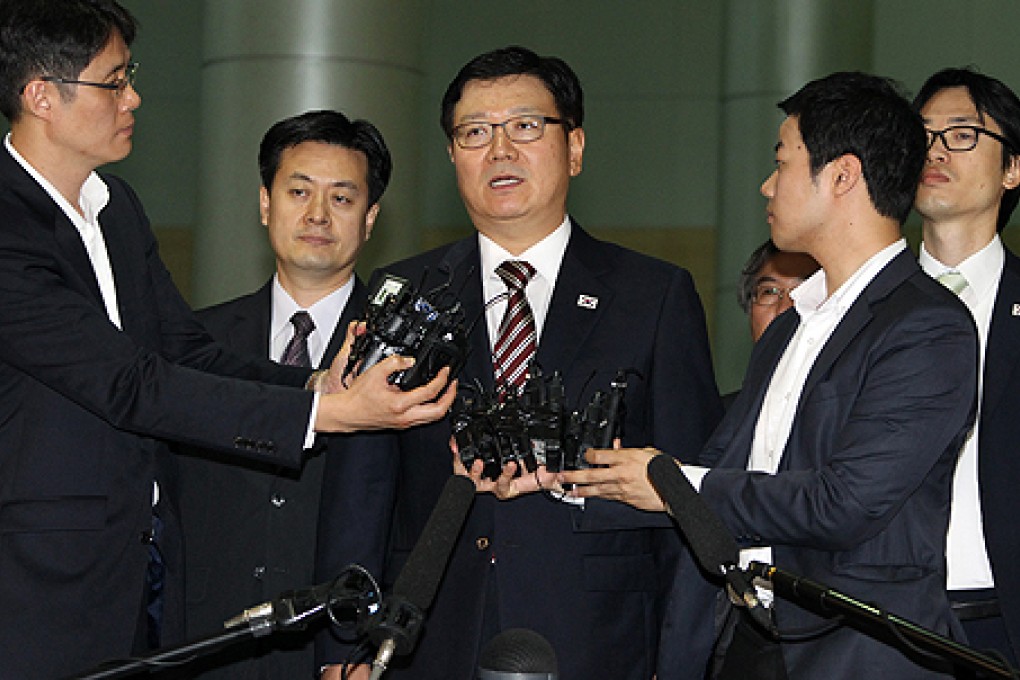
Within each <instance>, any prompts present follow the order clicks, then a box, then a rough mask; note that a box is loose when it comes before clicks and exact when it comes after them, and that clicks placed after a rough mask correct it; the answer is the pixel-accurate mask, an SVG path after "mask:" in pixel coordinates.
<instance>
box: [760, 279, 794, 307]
mask: <svg viewBox="0 0 1020 680" xmlns="http://www.w3.org/2000/svg"><path fill="white" fill-rule="evenodd" d="M791 290H793V289H792V288H780V287H779V286H777V285H776V284H774V283H759V284H758V285H757V286H755V289H754V292H753V293H751V302H753V303H754V304H756V305H758V306H759V307H775V306H776V305H778V304H779V303H780V301H781V300H782V299H783V298H784V297H787V296H789V294H790V291H791Z"/></svg>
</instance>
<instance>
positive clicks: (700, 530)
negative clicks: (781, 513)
mask: <svg viewBox="0 0 1020 680" xmlns="http://www.w3.org/2000/svg"><path fill="white" fill-rule="evenodd" d="M648 479H649V480H650V481H651V482H652V486H654V487H655V490H656V491H657V492H658V494H659V496H660V497H661V498H662V502H663V503H664V504H665V505H666V511H667V512H668V513H669V514H670V515H671V516H672V517H673V519H675V520H676V522H677V524H679V525H680V531H682V532H683V534H684V536H685V537H686V538H687V542H688V543H689V544H690V546H691V552H693V553H694V557H695V559H697V560H698V564H700V565H701V568H702V569H704V570H705V571H707V572H710V573H715V574H721V575H722V576H723V577H724V578H725V579H726V583H727V584H728V585H729V586H730V588H731V589H732V590H733V592H735V593H736V594H737V596H738V597H739V598H740V599H741V600H742V601H743V602H744V604H745V605H746V606H747V611H748V612H749V613H750V614H751V617H752V618H753V619H754V620H755V622H757V623H758V624H759V625H760V626H761V627H762V628H763V629H765V630H768V631H773V630H774V627H773V625H772V620H771V617H770V616H769V613H768V611H767V610H766V609H765V607H764V606H762V604H761V601H760V600H759V599H758V594H757V592H755V589H754V586H753V585H752V584H751V581H750V580H749V579H748V578H747V574H745V573H744V572H743V571H742V570H741V569H740V567H739V566H737V561H738V559H739V554H740V551H739V549H738V548H737V543H736V541H734V540H733V536H732V535H731V534H730V532H729V530H727V529H726V527H725V526H724V525H723V523H722V520H721V519H719V516H718V515H716V514H715V513H714V512H713V511H712V509H711V508H709V507H708V505H706V504H705V501H703V500H702V499H701V496H699V495H698V492H697V491H695V489H694V487H693V486H691V482H690V480H688V479H687V476H686V475H684V473H683V472H681V471H680V468H679V467H678V466H677V464H676V461H675V460H674V459H673V458H672V457H671V456H668V455H666V454H659V455H657V456H655V457H654V458H652V459H651V460H650V461H648Z"/></svg>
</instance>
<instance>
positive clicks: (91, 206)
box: [4, 132, 121, 328]
mask: <svg viewBox="0 0 1020 680" xmlns="http://www.w3.org/2000/svg"><path fill="white" fill-rule="evenodd" d="M4 146H5V147H6V148H7V151H8V152H10V154H11V156H12V157H13V158H14V160H16V161H17V162H18V164H19V165H21V167H23V168H24V169H25V172H27V173H28V174H29V175H31V176H32V179H34V180H35V181H36V182H37V183H38V184H39V186H41V187H42V188H43V189H44V190H45V191H46V193H47V194H49V196H50V198H52V199H53V202H54V203H56V204H57V206H58V207H59V208H60V209H61V211H63V213H64V214H65V215H67V219H69V220H71V224H73V225H74V227H75V229H77V230H78V235H79V236H80V237H81V240H82V243H83V244H84V245H85V250H86V252H87V253H88V256H89V262H91V263H92V271H93V272H94V273H95V275H96V281H97V282H98V283H99V293H100V295H102V297H103V305H104V306H105V307H106V315H107V316H108V317H109V318H110V321H111V322H113V324H114V325H115V326H116V327H117V328H120V327H121V324H120V310H119V309H118V308H117V287H116V286H115V285H114V279H113V268H112V267H111V266H110V256H109V254H108V253H107V252H106V241H105V240H104V239H103V232H102V230H101V229H100V227H99V213H100V212H102V210H103V208H105V207H106V205H107V203H109V202H110V190H109V188H108V187H107V186H106V182H104V181H103V180H102V179H101V178H100V177H99V175H98V174H96V173H95V172H91V173H89V176H88V177H87V178H86V179H85V183H84V184H82V186H81V191H80V193H79V195H78V207H80V208H81V212H80V213H79V212H78V211H77V210H75V208H74V206H72V205H71V204H70V203H69V202H68V200H67V199H66V198H64V196H63V195H62V194H61V193H60V192H59V191H57V188H56V187H55V186H53V183H52V182H50V181H49V180H48V179H46V178H45V177H43V176H42V174H40V173H39V171H38V170H36V169H35V168H33V167H32V165H31V164H30V163H29V162H28V161H27V160H25V159H24V158H23V157H22V155H21V154H20V153H18V150H17V149H15V148H14V146H13V145H12V144H11V134H10V133H9V132H8V133H7V135H6V136H5V137H4Z"/></svg>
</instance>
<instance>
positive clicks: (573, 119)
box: [439, 45, 584, 139]
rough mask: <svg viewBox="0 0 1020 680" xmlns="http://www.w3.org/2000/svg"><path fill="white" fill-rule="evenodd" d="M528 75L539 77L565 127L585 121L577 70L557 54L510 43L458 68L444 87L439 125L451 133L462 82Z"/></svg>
mask: <svg viewBox="0 0 1020 680" xmlns="http://www.w3.org/2000/svg"><path fill="white" fill-rule="evenodd" d="M517 75H529V76H534V77H536V78H538V79H539V80H541V81H542V84H543V85H545V87H546V89H547V90H549V92H550V93H551V94H552V96H553V99H555V100H556V113H557V115H558V116H559V117H560V118H562V119H564V120H566V121H567V125H566V126H565V127H566V129H567V130H572V129H574V128H579V127H581V126H582V125H583V124H584V92H583V91H582V90H581V81H580V80H578V78H577V74H576V73H574V71H573V69H571V68H570V66H568V65H567V62H565V61H563V60H562V59H559V58H557V57H540V56H538V55H537V54H535V53H534V52H532V51H531V50H529V49H527V48H526V47H519V46H517V45H511V46H510V47H504V48H501V49H498V50H493V51H491V52H486V53H485V54H481V55H479V56H477V57H475V58H474V59H472V60H471V61H469V62H468V63H467V64H465V65H464V66H463V68H461V69H460V71H458V72H457V75H456V76H455V77H454V79H453V81H452V82H451V83H450V85H449V86H448V87H447V88H446V93H445V94H444V95H443V103H442V108H441V111H440V116H439V125H440V126H441V127H442V128H443V132H445V133H446V137H447V139H452V137H453V108H454V107H455V106H456V105H457V102H459V101H460V97H461V94H462V93H463V92H464V86H465V85H467V84H468V83H469V82H470V81H472V80H482V81H488V80H498V79H499V78H505V77H507V76H517Z"/></svg>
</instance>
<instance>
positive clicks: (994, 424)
mask: <svg viewBox="0 0 1020 680" xmlns="http://www.w3.org/2000/svg"><path fill="white" fill-rule="evenodd" d="M1018 348H1020V259H1018V258H1017V256H1016V255H1014V254H1013V253H1012V252H1010V251H1009V250H1007V251H1006V264H1005V267H1004V268H1003V271H1002V278H1001V279H1000V280H999V292H998V294H997V295H996V298H995V306H994V307H993V308H992V320H991V326H990V327H989V331H988V344H987V346H986V348H985V366H984V387H983V393H982V397H981V411H980V416H979V418H980V426H979V428H978V484H979V487H980V493H981V515H982V519H983V526H984V533H985V548H986V549H987V551H988V558H989V560H990V561H991V564H992V574H993V576H994V577H995V592H996V595H997V596H998V598H999V606H1000V608H1001V609H1002V616H1003V618H1004V620H1005V623H1006V630H1007V632H1008V633H1009V641H1010V644H1011V646H1012V647H1013V654H1014V656H1016V657H1017V658H1020V569H1018V568H1017V565H1018V564H1020V536H1018V535H1017V531H1016V527H1015V526H1014V524H1013V523H1014V522H1015V521H1016V517H1017V514H1018V512H1020V502H1018V500H1017V499H1018V495H1017V488H1016V480H1020V455H1018V451H1017V446H1018V445H1020V418H1018V417H1017V414H1016V412H1015V408H1016V399H1017V397H1018V396H1020V361H1018V360H1017V359H1018V357H1020V353H1018V351H1017V350H1018Z"/></svg>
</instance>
